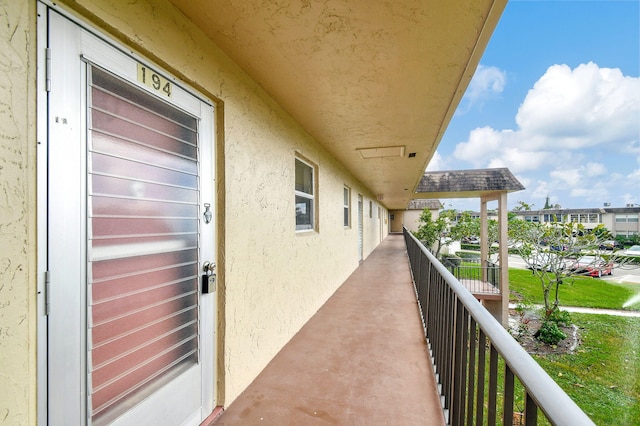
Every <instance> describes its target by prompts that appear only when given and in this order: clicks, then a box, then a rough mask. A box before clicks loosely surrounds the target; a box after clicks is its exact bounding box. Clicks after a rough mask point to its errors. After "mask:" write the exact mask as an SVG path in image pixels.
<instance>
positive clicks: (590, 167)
mask: <svg viewBox="0 0 640 426" xmlns="http://www.w3.org/2000/svg"><path fill="white" fill-rule="evenodd" d="M584 168H585V170H586V175H587V176H589V177H598V176H604V175H606V174H607V167H606V166H605V165H604V164H601V163H587V165H586V166H585V167H584Z"/></svg>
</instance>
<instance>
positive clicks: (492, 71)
mask: <svg viewBox="0 0 640 426" xmlns="http://www.w3.org/2000/svg"><path fill="white" fill-rule="evenodd" d="M506 82H507V73H506V72H505V71H503V70H501V69H500V68H497V67H487V66H484V65H478V68H477V69H476V72H475V74H473V78H472V79H471V82H470V83H469V87H468V88H467V91H466V92H465V94H464V97H463V98H462V101H461V107H460V108H459V109H458V111H456V113H464V112H466V111H468V110H469V109H471V108H472V107H474V106H477V105H482V104H483V103H484V101H485V100H487V99H489V98H491V97H493V96H495V95H497V94H500V93H502V91H503V90H504V86H505V84H506Z"/></svg>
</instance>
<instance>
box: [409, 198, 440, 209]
mask: <svg viewBox="0 0 640 426" xmlns="http://www.w3.org/2000/svg"><path fill="white" fill-rule="evenodd" d="M441 207H442V203H441V202H440V200H411V201H410V202H409V207H407V210H424V209H429V210H440V208H441Z"/></svg>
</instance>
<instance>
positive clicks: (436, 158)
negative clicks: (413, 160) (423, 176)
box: [426, 151, 446, 172]
mask: <svg viewBox="0 0 640 426" xmlns="http://www.w3.org/2000/svg"><path fill="white" fill-rule="evenodd" d="M440 170H446V167H445V163H444V158H442V156H441V155H440V154H439V153H438V151H436V152H435V153H434V154H433V157H431V161H429V165H427V169H426V171H427V172H437V171H440Z"/></svg>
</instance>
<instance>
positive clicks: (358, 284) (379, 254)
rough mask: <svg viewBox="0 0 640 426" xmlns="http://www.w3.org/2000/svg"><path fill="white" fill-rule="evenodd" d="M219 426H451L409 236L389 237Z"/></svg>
mask: <svg viewBox="0 0 640 426" xmlns="http://www.w3.org/2000/svg"><path fill="white" fill-rule="evenodd" d="M214 424H215V425H216V426H220V425H249V426H250V425H327V424H333V425H349V426H351V425H354V426H355V425H362V426H365V425H366V426H375V425H412V426H413V425H434V426H437V425H444V419H443V416H442V408H441V406H440V403H439V398H438V395H437V390H436V384H435V381H434V376H433V370H432V368H431V363H430V359H429V356H428V352H427V348H426V346H425V339H424V335H423V331H422V323H421V321H420V314H419V312H418V307H417V303H416V297H415V293H414V290H413V284H412V282H411V275H410V272H409V264H408V258H407V255H406V248H405V244H404V239H403V236H402V235H389V236H388V237H387V238H386V239H385V240H384V241H383V242H382V244H380V246H378V248H376V250H375V251H374V252H373V253H372V254H371V255H370V256H369V257H368V258H367V259H366V260H365V261H364V262H363V263H362V264H361V265H360V267H359V268H358V269H357V270H356V271H355V272H354V273H353V274H352V275H351V276H350V277H349V278H348V279H347V281H346V282H345V283H344V284H343V285H342V286H341V287H340V288H339V289H338V290H337V291H336V293H335V294H334V295H333V296H332V297H331V298H330V299H329V300H328V301H327V303H326V304H325V305H324V306H323V307H322V308H320V310H319V311H318V312H317V313H316V314H315V315H314V316H313V317H312V318H311V319H310V320H309V322H308V323H307V324H306V325H305V326H304V327H303V328H302V329H301V330H300V331H299V332H298V333H297V334H296V335H295V336H294V337H293V338H292V339H291V341H289V343H287V345H285V347H284V348H283V349H282V350H281V351H280V353H278V355H276V357H275V358H274V359H273V360H272V361H271V362H270V363H269V364H268V365H267V367H266V368H265V369H264V370H263V371H262V373H260V375H259V376H258V377H257V378H256V379H255V380H254V381H253V383H251V385H249V387H248V388H247V389H246V390H245V391H244V392H243V393H242V394H241V395H240V396H239V397H238V398H236V400H235V401H233V403H232V404H231V405H230V406H229V407H228V408H227V409H226V410H225V411H224V412H223V413H222V415H221V416H220V417H218V419H217V420H216V421H215V422H214Z"/></svg>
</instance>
